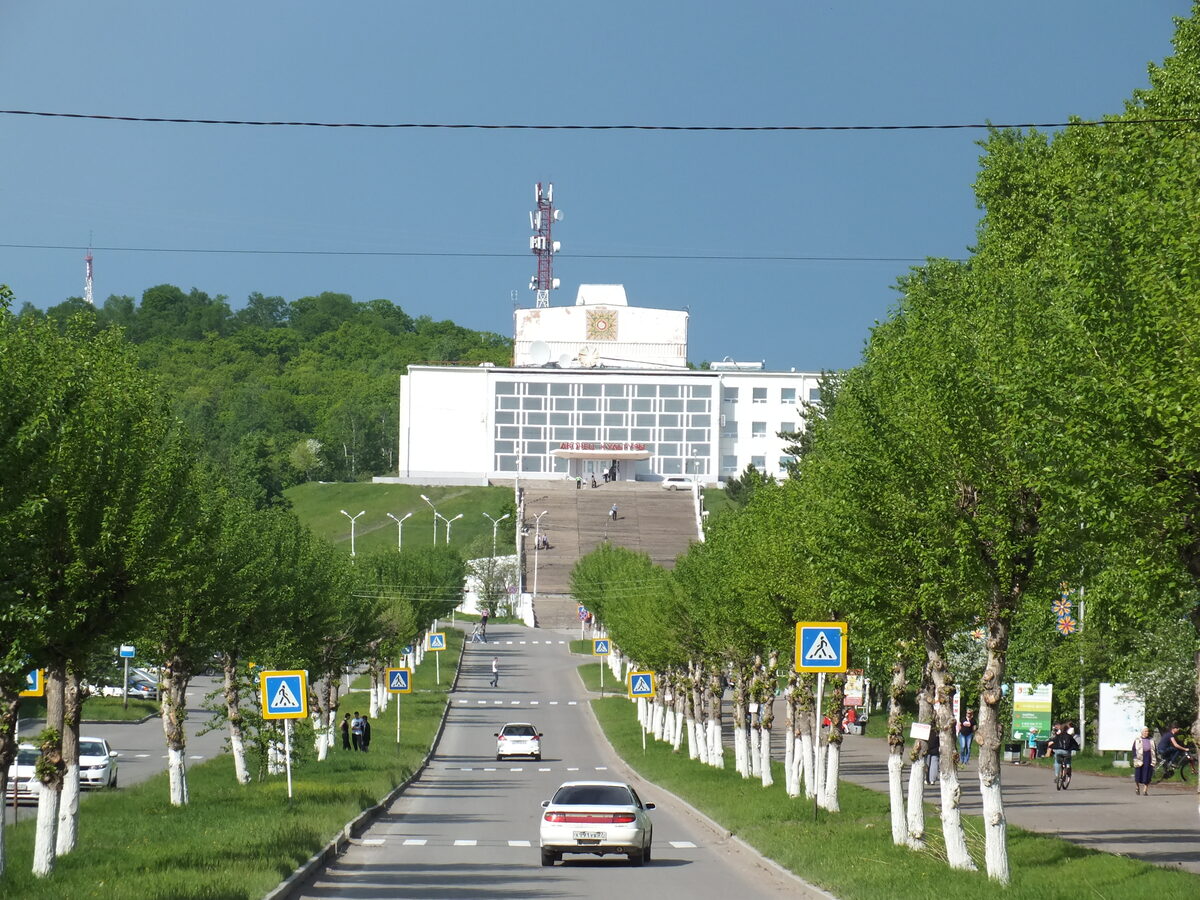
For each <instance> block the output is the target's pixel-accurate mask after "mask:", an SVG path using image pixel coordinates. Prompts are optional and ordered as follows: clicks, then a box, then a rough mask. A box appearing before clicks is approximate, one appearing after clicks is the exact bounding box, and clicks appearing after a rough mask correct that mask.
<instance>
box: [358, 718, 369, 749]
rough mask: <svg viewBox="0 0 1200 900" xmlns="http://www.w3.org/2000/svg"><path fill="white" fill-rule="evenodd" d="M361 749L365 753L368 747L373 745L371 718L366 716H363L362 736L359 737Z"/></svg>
mask: <svg viewBox="0 0 1200 900" xmlns="http://www.w3.org/2000/svg"><path fill="white" fill-rule="evenodd" d="M359 743H360V746H359V748H358V749H359V750H361V751H362V752H363V753H366V752H367V748H368V747H370V746H371V720H370V719H368V718H367V717H366V716H363V717H362V737H361V738H359Z"/></svg>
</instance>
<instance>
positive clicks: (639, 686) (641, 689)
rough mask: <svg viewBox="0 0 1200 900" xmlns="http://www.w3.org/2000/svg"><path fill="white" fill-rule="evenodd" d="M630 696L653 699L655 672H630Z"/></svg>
mask: <svg viewBox="0 0 1200 900" xmlns="http://www.w3.org/2000/svg"><path fill="white" fill-rule="evenodd" d="M629 696H630V697H647V698H650V697H653V696H654V673H653V672H630V673H629Z"/></svg>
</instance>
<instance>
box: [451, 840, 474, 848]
mask: <svg viewBox="0 0 1200 900" xmlns="http://www.w3.org/2000/svg"><path fill="white" fill-rule="evenodd" d="M477 843H478V841H472V840H466V839H463V838H460V839H459V840H456V841H455V842H454V846H455V847H474V846H475V845H476V844H477Z"/></svg>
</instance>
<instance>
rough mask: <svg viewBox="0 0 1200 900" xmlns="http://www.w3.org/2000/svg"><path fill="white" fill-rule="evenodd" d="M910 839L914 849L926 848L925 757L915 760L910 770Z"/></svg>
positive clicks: (908, 822) (908, 819) (909, 843)
mask: <svg viewBox="0 0 1200 900" xmlns="http://www.w3.org/2000/svg"><path fill="white" fill-rule="evenodd" d="M907 826H908V839H907V840H906V841H905V843H906V844H907V845H908V846H909V847H911V848H912V849H913V850H924V849H925V757H924V756H920V757H918V758H917V759H915V760H913V764H912V768H910V769H909V770H908V815H907Z"/></svg>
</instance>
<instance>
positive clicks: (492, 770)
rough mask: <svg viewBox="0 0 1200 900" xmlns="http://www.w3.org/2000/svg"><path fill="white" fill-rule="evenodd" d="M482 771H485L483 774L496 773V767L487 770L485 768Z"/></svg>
mask: <svg viewBox="0 0 1200 900" xmlns="http://www.w3.org/2000/svg"><path fill="white" fill-rule="evenodd" d="M483 771H485V772H495V771H496V767H495V766H493V767H491V768H490V769H489V768H485V769H484V770H483Z"/></svg>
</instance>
